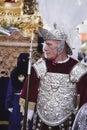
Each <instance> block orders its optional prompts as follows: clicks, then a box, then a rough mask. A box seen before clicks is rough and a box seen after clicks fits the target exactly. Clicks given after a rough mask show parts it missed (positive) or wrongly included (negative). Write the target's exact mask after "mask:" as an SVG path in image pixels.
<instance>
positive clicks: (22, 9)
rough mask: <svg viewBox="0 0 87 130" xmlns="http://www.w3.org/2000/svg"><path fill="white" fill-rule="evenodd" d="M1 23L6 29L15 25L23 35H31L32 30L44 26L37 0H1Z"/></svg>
mask: <svg viewBox="0 0 87 130" xmlns="http://www.w3.org/2000/svg"><path fill="white" fill-rule="evenodd" d="M0 25H1V27H4V28H5V29H9V27H15V28H18V29H20V30H21V32H22V34H23V36H25V37H27V36H30V35H31V32H32V30H33V31H34V33H35V34H37V32H38V26H42V25H43V24H42V21H41V17H40V14H39V12H38V5H37V3H36V1H35V0H0Z"/></svg>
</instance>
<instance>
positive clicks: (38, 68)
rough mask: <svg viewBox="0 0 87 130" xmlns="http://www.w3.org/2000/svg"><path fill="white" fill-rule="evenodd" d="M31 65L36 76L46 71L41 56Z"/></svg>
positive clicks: (42, 74) (40, 75) (41, 75)
mask: <svg viewBox="0 0 87 130" xmlns="http://www.w3.org/2000/svg"><path fill="white" fill-rule="evenodd" d="M33 67H34V69H35V70H36V73H37V76H38V78H40V77H43V76H44V75H45V74H46V72H47V68H46V63H45V61H44V60H43V59H42V58H40V59H39V60H38V61H37V62H36V63H35V64H33Z"/></svg>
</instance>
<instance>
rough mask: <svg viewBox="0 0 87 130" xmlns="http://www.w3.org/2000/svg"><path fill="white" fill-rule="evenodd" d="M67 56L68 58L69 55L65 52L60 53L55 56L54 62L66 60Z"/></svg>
mask: <svg viewBox="0 0 87 130" xmlns="http://www.w3.org/2000/svg"><path fill="white" fill-rule="evenodd" d="M67 58H68V56H67V55H65V54H62V55H58V56H57V57H56V58H55V60H54V62H55V63H58V62H63V61H65V60H66V59H67Z"/></svg>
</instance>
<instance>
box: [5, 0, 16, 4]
mask: <svg viewBox="0 0 87 130" xmlns="http://www.w3.org/2000/svg"><path fill="white" fill-rule="evenodd" d="M5 2H11V3H12V2H15V0H5Z"/></svg>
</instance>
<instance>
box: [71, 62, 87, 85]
mask: <svg viewBox="0 0 87 130" xmlns="http://www.w3.org/2000/svg"><path fill="white" fill-rule="evenodd" d="M86 73H87V64H86V63H82V62H78V63H77V64H76V65H75V66H74V67H73V68H72V70H71V72H70V81H71V82H73V83H77V82H78V81H79V80H80V78H81V77H82V76H83V75H85V74H86Z"/></svg>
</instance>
